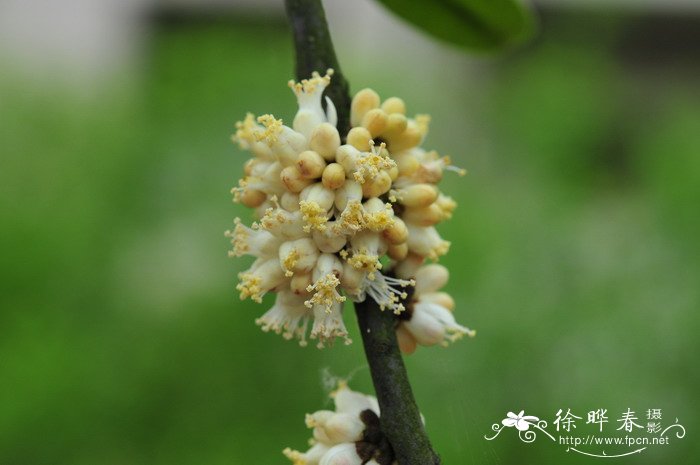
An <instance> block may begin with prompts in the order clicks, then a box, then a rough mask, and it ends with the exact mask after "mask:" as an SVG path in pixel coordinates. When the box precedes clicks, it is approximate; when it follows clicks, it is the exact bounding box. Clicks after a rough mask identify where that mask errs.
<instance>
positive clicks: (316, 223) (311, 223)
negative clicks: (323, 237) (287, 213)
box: [299, 200, 328, 233]
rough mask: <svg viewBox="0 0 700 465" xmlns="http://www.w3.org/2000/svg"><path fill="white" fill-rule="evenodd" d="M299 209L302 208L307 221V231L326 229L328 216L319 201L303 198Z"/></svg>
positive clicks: (305, 228)
mask: <svg viewBox="0 0 700 465" xmlns="http://www.w3.org/2000/svg"><path fill="white" fill-rule="evenodd" d="M299 210H301V213H302V218H303V220H304V221H306V225H305V226H304V231H305V232H307V233H308V232H311V230H312V229H315V230H317V231H320V232H324V231H325V230H326V223H327V222H328V216H327V215H326V211H325V210H324V209H323V208H321V206H320V205H319V204H318V203H316V202H314V201H306V200H302V201H301V202H299Z"/></svg>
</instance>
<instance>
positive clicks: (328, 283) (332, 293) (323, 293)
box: [304, 273, 345, 313]
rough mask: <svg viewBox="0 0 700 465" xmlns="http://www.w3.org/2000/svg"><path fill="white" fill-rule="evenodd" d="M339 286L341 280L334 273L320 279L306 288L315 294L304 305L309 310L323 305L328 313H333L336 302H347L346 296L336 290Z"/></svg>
mask: <svg viewBox="0 0 700 465" xmlns="http://www.w3.org/2000/svg"><path fill="white" fill-rule="evenodd" d="M339 285H340V280H339V279H338V278H337V277H336V276H335V275H334V274H333V273H328V274H327V275H325V276H322V277H320V278H319V279H318V280H317V281H316V282H315V283H313V284H310V285H309V287H307V288H306V291H307V292H314V295H313V296H312V297H311V299H309V300H307V301H306V302H304V305H306V306H307V307H309V308H311V307H313V306H314V305H323V306H325V307H326V313H331V307H332V306H333V304H334V303H335V302H345V296H342V295H340V294H339V293H338V291H337V290H336V288H337V287H338V286H339Z"/></svg>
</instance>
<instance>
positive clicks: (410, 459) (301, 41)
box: [285, 0, 440, 465]
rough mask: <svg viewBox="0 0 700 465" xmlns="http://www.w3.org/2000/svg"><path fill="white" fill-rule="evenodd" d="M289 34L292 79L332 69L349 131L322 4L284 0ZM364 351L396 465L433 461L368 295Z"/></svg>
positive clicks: (389, 319) (392, 335)
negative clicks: (293, 68) (291, 39)
mask: <svg viewBox="0 0 700 465" xmlns="http://www.w3.org/2000/svg"><path fill="white" fill-rule="evenodd" d="M285 5H286V9H287V16H288V17H289V22H290V24H291V27H292V33H293V35H294V46H295V49H296V77H297V79H299V80H301V79H306V78H308V77H310V76H311V73H312V72H313V71H318V72H321V73H322V72H323V71H325V70H326V69H327V68H333V69H334V70H335V74H334V75H333V79H332V80H331V85H330V86H329V87H328V88H327V89H326V95H327V96H328V97H330V98H331V100H332V101H333V103H334V104H335V107H336V110H337V112H338V131H339V132H340V134H341V135H344V134H347V132H348V131H349V130H350V101H351V100H350V93H349V86H348V83H347V81H346V80H345V78H344V77H343V74H342V72H341V70H340V65H339V64H338V60H337V58H336V56H335V50H334V49H333V43H332V41H331V36H330V33H329V32H328V24H327V23H326V15H325V13H324V11H323V5H322V4H321V1H320V0H285ZM355 308H356V312H357V321H358V324H359V326H360V332H361V333H362V342H363V344H364V348H365V355H366V357H367V361H368V362H369V367H370V372H371V374H372V382H373V383H374V389H375V392H376V394H377V400H378V401H379V407H380V409H381V418H380V422H381V429H382V432H383V433H384V435H385V437H386V438H387V439H388V440H389V442H390V443H391V446H392V448H393V450H394V454H395V456H396V459H397V461H398V463H399V464H400V465H439V464H440V458H439V457H438V456H437V454H436V453H435V452H434V451H433V449H432V446H431V445H430V440H429V439H428V435H427V434H426V432H425V428H424V427H423V422H422V421H421V418H420V412H419V410H418V406H417V405H416V401H415V399H414V397H413V391H412V390H411V385H410V383H409V381H408V374H407V373H406V367H405V365H404V363H403V358H402V357H401V352H400V351H399V346H398V343H397V340H396V329H395V327H396V319H395V317H394V315H393V313H392V312H390V311H382V310H380V308H379V306H378V305H377V303H376V302H374V301H373V300H372V299H371V298H369V297H367V299H366V300H365V301H364V302H362V303H358V304H356V307H355Z"/></svg>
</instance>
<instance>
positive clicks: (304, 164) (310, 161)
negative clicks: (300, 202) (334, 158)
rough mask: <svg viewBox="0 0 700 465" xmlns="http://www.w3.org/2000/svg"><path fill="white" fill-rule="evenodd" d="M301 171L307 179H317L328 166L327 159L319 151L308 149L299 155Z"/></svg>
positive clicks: (298, 164)
mask: <svg viewBox="0 0 700 465" xmlns="http://www.w3.org/2000/svg"><path fill="white" fill-rule="evenodd" d="M297 167H299V172H300V173H301V175H302V176H303V177H304V178H306V179H316V178H319V177H320V176H321V174H322V173H323V169H324V168H325V167H326V160H324V159H323V157H322V156H321V155H319V154H318V152H314V151H313V150H306V151H304V152H301V153H300V154H299V156H298V157H297Z"/></svg>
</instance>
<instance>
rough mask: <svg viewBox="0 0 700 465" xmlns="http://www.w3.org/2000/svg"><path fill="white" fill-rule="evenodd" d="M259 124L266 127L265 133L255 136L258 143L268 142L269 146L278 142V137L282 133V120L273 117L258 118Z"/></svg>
mask: <svg viewBox="0 0 700 465" xmlns="http://www.w3.org/2000/svg"><path fill="white" fill-rule="evenodd" d="M258 123H260V124H262V125H263V126H265V130H264V131H260V132H259V133H256V134H255V137H256V139H257V140H258V141H262V140H264V141H266V142H267V143H269V144H272V143H274V142H277V136H279V134H280V133H281V132H282V126H283V124H282V120H281V119H276V118H275V117H274V116H272V115H262V116H258Z"/></svg>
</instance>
